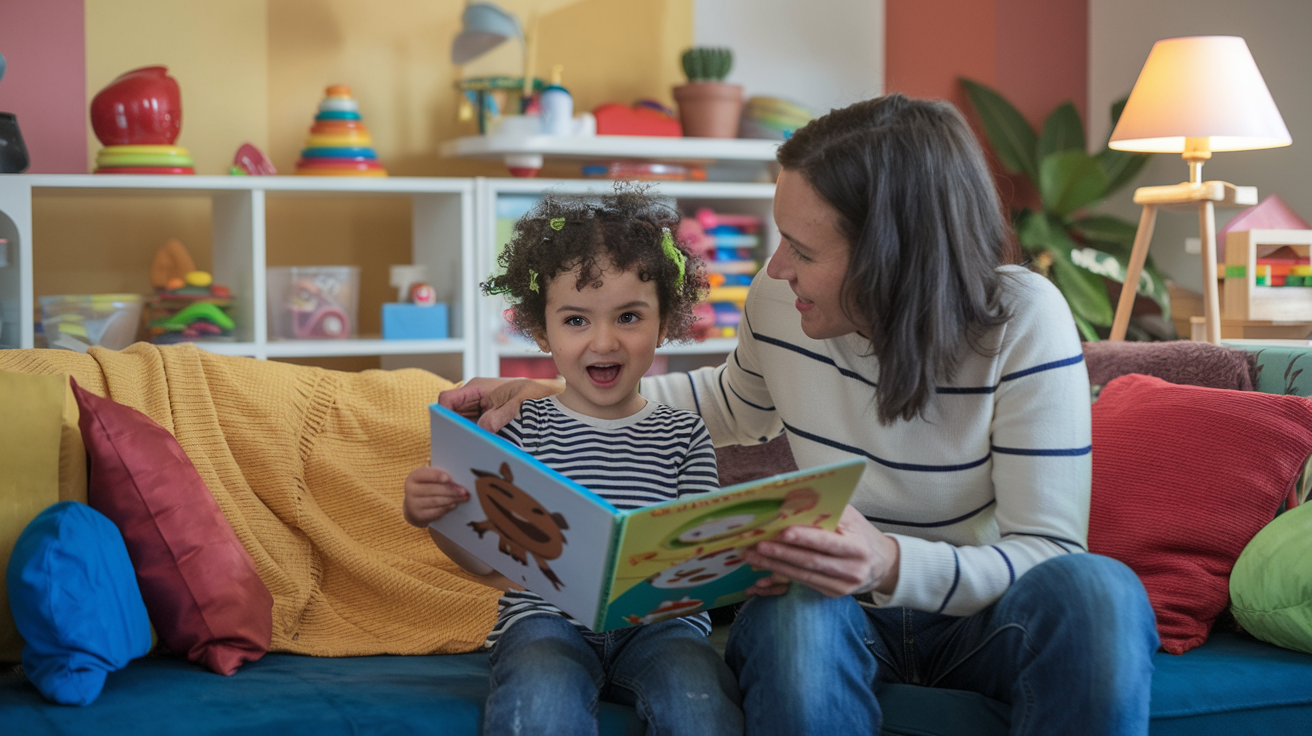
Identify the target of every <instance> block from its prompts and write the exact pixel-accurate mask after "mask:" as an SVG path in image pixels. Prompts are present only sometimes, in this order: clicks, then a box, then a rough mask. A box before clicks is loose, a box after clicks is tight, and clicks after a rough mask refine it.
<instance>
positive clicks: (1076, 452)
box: [991, 445, 1093, 457]
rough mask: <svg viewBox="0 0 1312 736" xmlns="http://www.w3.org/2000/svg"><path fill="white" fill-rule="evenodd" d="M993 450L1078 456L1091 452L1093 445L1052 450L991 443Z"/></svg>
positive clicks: (1030, 454)
mask: <svg viewBox="0 0 1312 736" xmlns="http://www.w3.org/2000/svg"><path fill="white" fill-rule="evenodd" d="M991 449H992V450H993V451H994V452H1000V453H1002V454H1003V455H1024V456H1025V457H1079V456H1080V455H1088V454H1089V453H1090V452H1093V445H1089V446H1088V447H1069V448H1057V449H1054V450H1031V449H1028V448H1024V447H998V446H997V445H992V447H991Z"/></svg>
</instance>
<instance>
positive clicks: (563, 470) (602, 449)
mask: <svg viewBox="0 0 1312 736" xmlns="http://www.w3.org/2000/svg"><path fill="white" fill-rule="evenodd" d="M501 436H503V437H505V438H506V439H508V440H510V441H511V442H513V443H515V444H516V445H518V446H519V447H521V448H523V449H524V451H525V452H527V453H528V454H530V455H532V456H534V457H535V458H537V459H538V460H540V461H541V462H542V463H543V464H545V465H547V466H548V467H550V468H551V469H552V470H555V471H556V472H558V473H560V474H561V475H563V476H565V477H567V478H569V479H570V480H572V481H574V482H575V483H578V484H579V485H581V486H583V487H584V488H587V489H588V490H590V491H592V492H594V493H596V494H597V495H598V496H601V497H602V498H604V499H606V500H607V501H609V502H610V503H611V504H612V505H613V506H615V507H616V508H618V509H635V508H641V507H643V506H650V505H652V504H655V503H661V502H663V501H671V500H674V499H675V498H678V497H680V496H684V495H688V494H696V493H705V492H707V491H714V490H717V489H718V488H719V487H720V484H719V477H718V475H717V473H716V465H715V448H714V447H713V446H712V445H711V437H710V435H709V434H707V432H706V425H705V424H703V423H702V420H701V419H699V418H698V417H697V415H696V414H693V413H691V412H686V411H680V410H678V409H672V408H670V407H668V406H664V405H662V404H658V403H656V402H654V401H648V402H647V405H646V406H645V407H643V408H642V409H641V410H639V411H638V413H636V414H633V415H632V416H628V417H625V418H623V419H597V418H595V417H589V416H585V415H583V414H579V413H578V412H575V411H572V410H571V409H569V408H568V407H566V406H565V405H564V404H561V403H560V400H559V399H557V398H556V397H554V396H552V397H549V398H546V399H536V400H532V401H525V402H524V403H523V405H522V406H521V407H520V410H519V416H518V417H516V418H515V420H514V421H512V422H511V423H510V424H507V425H506V426H505V427H504V428H503V429H502V430H501ZM598 552H599V553H604V552H605V550H598ZM543 614H547V615H555V616H562V617H564V618H566V619H569V621H570V623H572V624H574V625H575V626H576V627H578V628H579V629H580V630H583V631H589V629H588V628H587V626H585V625H584V624H582V623H581V622H579V621H577V620H575V619H573V618H571V617H570V616H568V615H567V614H565V613H564V612H563V611H561V610H560V609H559V608H556V607H555V606H553V605H551V604H550V603H547V602H546V601H544V600H542V598H541V597H539V596H538V595H537V594H535V593H531V592H529V591H527V590H522V591H521V590H510V591H506V593H505V594H504V595H503V596H501V601H500V605H499V609H498V612H497V622H496V624H495V625H494V626H493V627H492V631H491V632H490V633H489V634H488V636H487V643H486V645H487V646H492V645H493V644H495V643H496V641H497V639H499V638H500V637H501V635H502V634H503V633H504V632H505V631H506V629H508V628H510V626H511V625H512V624H514V623H515V622H516V621H520V620H521V619H523V618H525V617H527V616H540V615H543ZM680 620H682V621H686V622H687V623H688V624H690V625H692V626H693V627H694V628H696V629H697V630H699V631H701V632H702V633H703V634H709V633H710V631H711V620H710V617H709V616H707V614H705V613H699V614H693V615H690V616H685V617H684V618H682V619H680Z"/></svg>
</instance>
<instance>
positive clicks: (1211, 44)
mask: <svg viewBox="0 0 1312 736" xmlns="http://www.w3.org/2000/svg"><path fill="white" fill-rule="evenodd" d="M1186 138H1206V139H1208V149H1207V150H1210V151H1247V150H1251V149H1255V148H1276V147H1279V146H1287V145H1289V144H1290V143H1291V142H1292V140H1291V138H1290V137H1289V129H1288V128H1286V127H1285V121H1284V120H1283V119H1282V118H1281V117H1280V111H1279V110H1277V109H1276V103H1275V100H1273V99H1271V92H1270V91H1269V90H1267V88H1266V82H1264V81H1263V80H1262V73H1261V72H1260V71H1258V70H1257V62H1255V61H1253V55H1252V54H1251V53H1249V51H1248V44H1246V43H1244V39H1242V38H1239V37H1238V36H1195V37H1190V38H1168V39H1165V40H1162V41H1158V42H1157V43H1155V44H1153V49H1152V51H1151V52H1149V54H1148V61H1146V62H1144V65H1143V70H1142V71H1140V72H1139V79H1138V81H1136V82H1135V83H1134V89H1133V90H1131V92H1130V99H1129V100H1128V101H1127V102H1126V103H1125V110H1124V111H1122V113H1121V118H1120V120H1119V121H1118V122H1117V123H1116V130H1114V131H1112V137H1111V141H1110V142H1108V144H1107V145H1108V147H1110V148H1114V149H1116V150H1118V151H1142V152H1145V153H1182V152H1183V151H1184V150H1185V139H1186Z"/></svg>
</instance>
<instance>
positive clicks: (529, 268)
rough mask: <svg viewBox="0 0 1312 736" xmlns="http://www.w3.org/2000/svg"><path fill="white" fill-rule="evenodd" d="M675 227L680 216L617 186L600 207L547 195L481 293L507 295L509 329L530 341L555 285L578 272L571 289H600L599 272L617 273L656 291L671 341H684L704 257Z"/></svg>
mask: <svg viewBox="0 0 1312 736" xmlns="http://www.w3.org/2000/svg"><path fill="white" fill-rule="evenodd" d="M678 229H679V213H678V211H677V210H675V209H673V208H672V207H670V206H669V205H667V204H665V203H663V202H661V201H660V200H659V199H657V198H656V197H653V196H651V195H649V194H647V193H646V191H645V190H644V189H642V188H641V187H638V186H634V185H618V186H617V187H616V190H615V192H614V193H613V194H608V195H605V196H602V197H600V201H598V198H591V199H590V200H585V199H582V198H570V197H562V196H559V195H556V194H547V195H546V196H545V197H543V198H542V200H541V201H540V202H538V203H537V205H535V206H534V207H533V209H532V210H530V211H529V213H528V214H526V215H524V217H522V218H520V220H519V222H517V223H515V232H514V235H513V236H512V237H511V240H510V243H509V244H508V245H507V246H506V248H505V250H503V251H502V252H501V255H500V257H498V258H497V264H498V265H499V266H500V267H501V270H502V273H501V274H499V275H496V276H492V277H491V278H489V279H488V280H487V281H485V282H484V283H483V284H481V286H482V289H483V293H484V294H488V295H491V294H504V295H505V296H506V299H507V300H508V301H510V302H511V303H512V304H514V308H513V309H511V310H510V313H509V315H508V319H509V320H510V325H511V327H513V328H514V329H515V331H517V332H519V333H520V334H522V335H524V336H526V337H529V338H533V337H536V336H538V335H541V334H543V333H545V332H546V329H547V323H546V315H547V284H549V283H551V281H552V280H553V279H555V278H556V277H557V276H558V275H560V274H562V273H565V272H568V271H571V270H573V269H574V268H575V267H577V266H581V268H580V269H579V273H578V278H577V279H576V281H575V284H574V288H576V289H578V290H579V291H582V290H583V289H584V288H585V287H588V286H600V285H601V269H602V267H610V268H618V269H619V270H621V271H631V272H633V273H634V274H636V275H637V277H638V278H639V279H641V280H643V281H651V282H653V283H654V284H655V285H656V295H657V297H658V299H659V301H660V305H659V309H660V312H659V313H660V319H661V324H662V325H664V327H665V338H666V340H667V341H679V340H687V339H690V337H691V335H692V325H693V321H694V315H693V307H695V306H696V305H697V302H698V301H699V300H700V299H701V297H702V296H703V294H705V291H706V288H707V283H706V275H705V272H704V268H703V265H702V261H701V259H699V258H697V257H696V256H694V255H693V254H692V253H691V252H690V251H689V250H688V249H687V248H685V247H684V246H682V245H680V244H679V242H678V240H677V238H675V237H674V235H675V233H677V232H678ZM666 231H668V232H669V233H670V234H671V241H672V245H673V247H674V248H676V249H677V250H678V251H679V253H680V254H681V256H682V261H683V280H682V282H680V280H679V263H677V262H676V261H675V259H673V258H671V257H670V254H669V253H668V252H667V251H666V249H665V247H664V246H663V245H662V242H663V241H664V238H665V233H666Z"/></svg>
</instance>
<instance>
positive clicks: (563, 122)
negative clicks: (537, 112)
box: [536, 64, 574, 135]
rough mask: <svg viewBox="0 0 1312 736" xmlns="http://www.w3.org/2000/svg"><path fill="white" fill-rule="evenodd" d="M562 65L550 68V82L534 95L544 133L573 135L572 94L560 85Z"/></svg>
mask: <svg viewBox="0 0 1312 736" xmlns="http://www.w3.org/2000/svg"><path fill="white" fill-rule="evenodd" d="M561 70H562V67H561V66H560V65H559V64H557V65H556V66H554V67H552V69H551V84H550V85H549V86H548V87H547V88H546V89H544V90H542V91H541V92H539V93H538V94H537V95H536V97H537V99H538V105H539V107H540V108H541V114H542V132H543V134H545V135H574V96H573V95H571V94H570V93H569V90H567V89H565V88H564V87H562V86H560V73H561Z"/></svg>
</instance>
